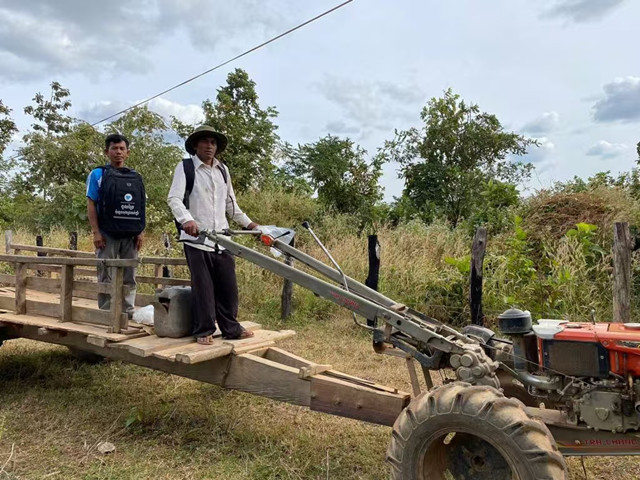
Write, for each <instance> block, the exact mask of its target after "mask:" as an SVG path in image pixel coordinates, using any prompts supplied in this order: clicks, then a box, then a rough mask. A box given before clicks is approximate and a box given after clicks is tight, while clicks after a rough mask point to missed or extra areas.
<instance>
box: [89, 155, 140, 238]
mask: <svg viewBox="0 0 640 480" xmlns="http://www.w3.org/2000/svg"><path fill="white" fill-rule="evenodd" d="M100 168H101V169H102V182H101V183H100V190H99V197H100V199H99V201H98V202H99V203H98V224H99V225H100V230H102V231H104V232H105V233H106V234H107V235H109V236H111V237H114V238H129V237H135V236H136V235H139V234H140V233H142V231H143V230H144V227H145V225H146V194H145V191H144V182H143V181H142V177H141V176H140V174H139V173H138V172H136V171H135V170H133V169H130V168H125V167H122V168H113V167H111V166H110V165H105V166H102V167H100Z"/></svg>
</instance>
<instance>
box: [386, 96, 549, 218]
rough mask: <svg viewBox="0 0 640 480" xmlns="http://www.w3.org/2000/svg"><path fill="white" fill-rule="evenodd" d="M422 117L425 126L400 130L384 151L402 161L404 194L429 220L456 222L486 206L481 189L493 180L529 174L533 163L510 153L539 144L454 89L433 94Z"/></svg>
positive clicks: (520, 152)
mask: <svg viewBox="0 0 640 480" xmlns="http://www.w3.org/2000/svg"><path fill="white" fill-rule="evenodd" d="M421 118H422V121H423V122H424V127H423V128H422V129H420V130H418V129H416V128H412V129H409V130H407V131H403V132H398V133H397V134H396V138H395V139H394V140H393V141H390V142H386V144H385V149H384V152H383V155H384V156H385V158H386V159H387V160H390V161H396V162H399V163H400V166H401V176H402V177H403V178H404V180H405V186H404V191H403V196H406V197H407V199H408V202H409V204H410V205H411V206H412V207H413V209H415V211H417V212H419V215H420V216H421V217H422V218H423V219H424V220H425V221H430V220H432V219H433V218H434V217H436V216H442V217H444V218H446V219H447V220H448V221H449V222H450V223H451V224H452V225H454V226H455V225H457V224H458V222H460V221H461V220H462V219H465V218H468V217H469V216H470V215H471V214H472V213H473V212H474V211H475V210H476V209H477V208H478V207H479V206H481V205H482V203H483V201H484V199H483V197H482V196H481V195H480V192H482V191H485V190H486V186H487V183H488V182H489V181H490V180H494V181H498V182H504V183H511V184H515V183H518V182H520V181H522V180H523V179H526V178H528V177H529V175H530V173H531V170H532V169H533V166H532V165H531V164H529V163H522V162H519V161H512V159H511V158H510V155H516V156H518V155H523V154H525V153H526V150H527V147H528V146H530V145H536V146H537V143H536V142H535V141H534V140H531V139H527V138H525V137H523V136H521V135H518V134H516V133H510V132H505V131H504V129H503V127H502V125H501V124H500V122H499V121H498V119H497V118H496V116H495V115H491V114H488V113H484V112H480V109H479V107H478V105H476V104H470V105H468V104H466V103H465V102H464V101H463V100H460V96H459V95H456V94H454V93H453V92H452V91H451V89H449V90H447V91H446V92H445V94H444V97H442V98H435V97H434V98H432V99H431V100H430V101H429V102H428V104H427V105H426V106H425V107H424V108H423V110H422V113H421Z"/></svg>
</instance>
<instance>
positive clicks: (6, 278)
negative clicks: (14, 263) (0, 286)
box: [0, 273, 16, 285]
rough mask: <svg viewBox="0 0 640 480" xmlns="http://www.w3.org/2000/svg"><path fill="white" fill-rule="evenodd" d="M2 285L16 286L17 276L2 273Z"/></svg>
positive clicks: (0, 276) (0, 278)
mask: <svg viewBox="0 0 640 480" xmlns="http://www.w3.org/2000/svg"><path fill="white" fill-rule="evenodd" d="M0 283H7V284H9V285H15V284H16V276H15V275H8V274H6V273H0Z"/></svg>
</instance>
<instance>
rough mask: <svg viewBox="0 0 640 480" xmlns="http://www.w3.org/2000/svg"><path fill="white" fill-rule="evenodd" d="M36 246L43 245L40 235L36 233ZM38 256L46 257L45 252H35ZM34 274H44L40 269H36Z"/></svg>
mask: <svg viewBox="0 0 640 480" xmlns="http://www.w3.org/2000/svg"><path fill="white" fill-rule="evenodd" d="M36 247H44V243H43V242H42V235H36ZM36 255H37V256H38V257H46V256H47V254H46V253H45V252H36ZM36 276H38V277H42V276H44V272H43V271H42V270H38V271H37V272H36Z"/></svg>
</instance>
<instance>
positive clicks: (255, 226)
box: [247, 222, 260, 230]
mask: <svg viewBox="0 0 640 480" xmlns="http://www.w3.org/2000/svg"><path fill="white" fill-rule="evenodd" d="M259 227H260V225H258V224H257V223H256V222H251V223H250V224H249V225H247V230H258V228H259Z"/></svg>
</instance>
